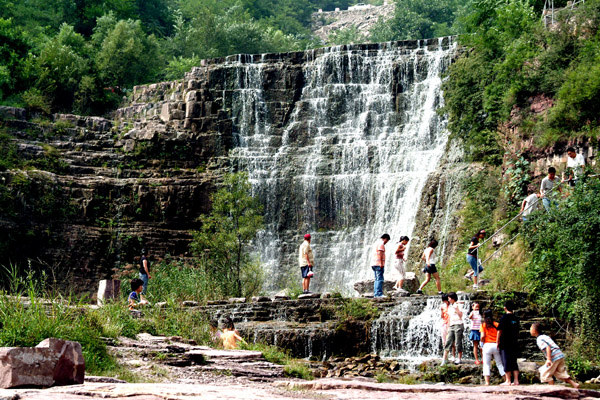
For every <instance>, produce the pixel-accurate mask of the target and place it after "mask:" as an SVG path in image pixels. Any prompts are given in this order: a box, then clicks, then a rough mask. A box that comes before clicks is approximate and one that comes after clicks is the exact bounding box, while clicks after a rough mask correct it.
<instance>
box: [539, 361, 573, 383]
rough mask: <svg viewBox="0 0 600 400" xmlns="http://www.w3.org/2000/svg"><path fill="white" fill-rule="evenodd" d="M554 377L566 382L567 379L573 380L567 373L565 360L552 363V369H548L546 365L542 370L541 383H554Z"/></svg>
mask: <svg viewBox="0 0 600 400" xmlns="http://www.w3.org/2000/svg"><path fill="white" fill-rule="evenodd" d="M553 376H554V377H555V378H557V379H560V380H561V381H566V380H567V379H570V378H571V377H570V376H569V374H568V373H567V367H566V366H565V359H564V358H559V359H558V360H556V361H552V364H551V365H550V367H546V365H544V366H543V367H541V368H540V381H542V382H552V377H553Z"/></svg>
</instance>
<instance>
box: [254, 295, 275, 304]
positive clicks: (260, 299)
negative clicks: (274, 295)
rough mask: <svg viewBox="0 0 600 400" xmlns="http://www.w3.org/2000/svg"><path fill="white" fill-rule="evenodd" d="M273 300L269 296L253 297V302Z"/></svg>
mask: <svg viewBox="0 0 600 400" xmlns="http://www.w3.org/2000/svg"><path fill="white" fill-rule="evenodd" d="M270 301H271V298H270V297H267V296H254V297H252V302H253V303H268V302H270Z"/></svg>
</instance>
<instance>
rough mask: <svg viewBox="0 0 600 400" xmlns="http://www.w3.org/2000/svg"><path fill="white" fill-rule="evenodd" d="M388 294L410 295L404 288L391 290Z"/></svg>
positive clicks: (396, 295) (393, 295) (397, 295)
mask: <svg viewBox="0 0 600 400" xmlns="http://www.w3.org/2000/svg"><path fill="white" fill-rule="evenodd" d="M389 294H390V295H391V296H392V297H408V296H410V293H409V292H408V290H404V289H400V290H395V291H393V292H390V293H389Z"/></svg>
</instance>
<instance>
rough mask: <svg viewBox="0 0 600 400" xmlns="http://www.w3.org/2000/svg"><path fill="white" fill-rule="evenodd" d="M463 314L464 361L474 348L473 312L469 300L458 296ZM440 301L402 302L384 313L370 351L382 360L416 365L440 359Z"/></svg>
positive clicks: (375, 328) (374, 330)
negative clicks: (388, 359)
mask: <svg viewBox="0 0 600 400" xmlns="http://www.w3.org/2000/svg"><path fill="white" fill-rule="evenodd" d="M411 300H412V299H411ZM459 302H460V306H461V308H462V311H463V324H464V326H465V330H464V332H463V333H464V334H463V348H464V351H463V358H470V355H471V354H472V346H471V343H470V341H469V340H468V338H469V329H470V321H469V319H468V315H469V312H470V309H471V302H470V300H469V297H468V296H467V295H465V294H461V295H459ZM441 305H442V301H441V298H440V297H439V296H436V297H427V298H425V299H424V300H423V301H422V302H420V303H419V302H415V301H402V302H400V303H398V304H396V305H395V306H394V307H392V308H391V309H390V310H388V311H386V312H383V313H382V314H381V315H380V316H379V318H378V319H377V320H375V321H374V322H373V325H372V328H371V338H372V342H371V349H372V351H373V353H376V354H379V355H381V356H383V357H393V358H399V359H402V360H406V361H408V362H410V363H413V364H414V363H417V362H421V361H425V360H430V359H441V357H442V352H443V346H442V337H441V328H442V323H441V311H440V307H441Z"/></svg>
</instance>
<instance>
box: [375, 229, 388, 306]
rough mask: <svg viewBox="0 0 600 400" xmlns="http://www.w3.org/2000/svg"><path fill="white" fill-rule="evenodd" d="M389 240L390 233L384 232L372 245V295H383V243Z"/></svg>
mask: <svg viewBox="0 0 600 400" xmlns="http://www.w3.org/2000/svg"><path fill="white" fill-rule="evenodd" d="M389 241H390V235H388V234H387V233H384V234H383V235H381V238H379V240H378V241H376V242H375V244H374V245H373V252H372V257H373V258H372V259H371V268H372V269H373V272H374V273H375V282H374V283H373V297H375V298H377V297H383V269H384V267H385V245H386V244H387V242H389Z"/></svg>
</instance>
